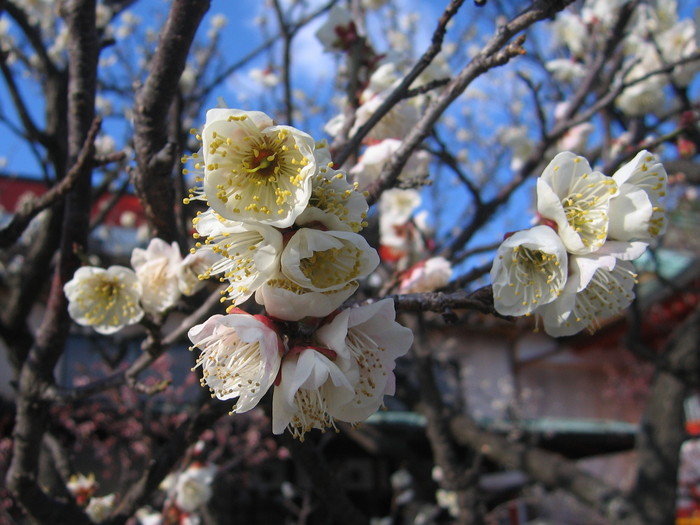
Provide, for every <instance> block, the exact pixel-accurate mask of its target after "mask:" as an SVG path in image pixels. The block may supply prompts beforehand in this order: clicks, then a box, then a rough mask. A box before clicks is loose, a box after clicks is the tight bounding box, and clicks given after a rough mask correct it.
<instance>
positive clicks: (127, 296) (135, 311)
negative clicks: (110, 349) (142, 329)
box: [63, 266, 144, 335]
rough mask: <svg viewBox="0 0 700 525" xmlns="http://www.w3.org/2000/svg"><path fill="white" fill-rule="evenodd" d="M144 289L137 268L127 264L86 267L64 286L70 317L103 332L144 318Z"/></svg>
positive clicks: (79, 269)
mask: <svg viewBox="0 0 700 525" xmlns="http://www.w3.org/2000/svg"><path fill="white" fill-rule="evenodd" d="M142 290H143V288H142V286H141V283H140V282H139V280H138V279H137V277H136V274H135V273H134V271H133V270H131V269H130V268H126V267H124V266H110V267H109V268H107V269H106V270H105V269H104V268H97V267H95V266H83V267H81V268H78V270H77V271H76V272H75V274H74V275H73V278H72V279H71V280H70V281H68V282H67V283H66V284H65V285H64V287H63V291H64V293H65V294H66V297H67V298H68V313H69V315H70V317H71V318H72V319H73V320H74V321H75V322H76V323H78V324H79V325H82V326H90V327H92V328H93V329H94V330H95V331H96V332H98V333H100V334H104V335H109V334H113V333H115V332H117V331H119V330H121V329H122V328H124V327H125V326H128V325H132V324H134V323H138V322H139V321H140V320H141V318H142V317H143V313H144V312H143V309H142V308H141V305H140V304H139V300H140V299H141V292H142Z"/></svg>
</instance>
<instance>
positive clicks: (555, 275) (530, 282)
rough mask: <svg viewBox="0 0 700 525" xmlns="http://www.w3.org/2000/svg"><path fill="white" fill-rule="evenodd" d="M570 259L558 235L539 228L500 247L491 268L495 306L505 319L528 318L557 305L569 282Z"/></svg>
mask: <svg viewBox="0 0 700 525" xmlns="http://www.w3.org/2000/svg"><path fill="white" fill-rule="evenodd" d="M567 271H568V255H567V253H566V248H565V247H564V244H563V243H562V242H561V240H560V238H559V236H558V235H557V233H556V232H555V231H554V230H553V229H552V228H550V227H549V226H535V227H534V228H530V229H529V230H523V231H519V232H516V233H514V234H513V235H511V236H510V237H508V238H507V239H505V240H504V241H503V242H502V243H501V245H500V246H499V247H498V251H497V252H496V257H495V259H494V262H493V266H492V268H491V283H492V286H493V302H494V307H495V309H496V311H497V312H498V313H500V314H502V315H528V314H530V313H531V312H532V311H533V310H534V309H535V308H537V307H538V306H539V305H542V304H547V303H550V302H552V301H554V300H555V299H556V298H557V297H558V296H559V294H560V293H561V290H562V288H563V287H564V284H565V283H566V279H567Z"/></svg>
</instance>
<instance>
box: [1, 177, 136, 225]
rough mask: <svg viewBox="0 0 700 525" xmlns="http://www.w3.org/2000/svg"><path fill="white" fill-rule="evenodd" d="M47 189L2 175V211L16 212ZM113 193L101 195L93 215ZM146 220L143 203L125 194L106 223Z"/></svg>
mask: <svg viewBox="0 0 700 525" xmlns="http://www.w3.org/2000/svg"><path fill="white" fill-rule="evenodd" d="M46 190H47V187H46V185H45V184H44V183H43V182H40V181H37V180H31V179H23V178H15V177H0V211H4V212H8V213H15V211H16V210H17V209H18V207H20V206H21V205H22V204H23V203H24V202H26V200H27V199H32V198H36V197H38V196H39V195H43V194H44V193H45V192H46ZM112 196H113V194H111V193H105V194H102V195H100V197H99V198H98V199H97V201H96V202H95V203H94V205H93V208H92V216H93V217H94V216H95V215H97V213H98V212H99V211H100V210H101V209H103V207H104V206H107V205H108V204H109V201H110V199H111V198H112ZM145 222H146V219H145V217H144V214H143V209H142V208H141V203H140V202H139V200H138V198H137V197H136V196H134V195H129V194H127V195H123V196H121V197H120V198H119V200H118V201H117V202H116V204H115V205H114V206H113V207H112V209H111V210H110V211H109V213H107V216H106V218H105V221H104V223H105V224H106V225H108V226H125V227H132V228H135V227H138V226H141V225H142V224H144V223H145Z"/></svg>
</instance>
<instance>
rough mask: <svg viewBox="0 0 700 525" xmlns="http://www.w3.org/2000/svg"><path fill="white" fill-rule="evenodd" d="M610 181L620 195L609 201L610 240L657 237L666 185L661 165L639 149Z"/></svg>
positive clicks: (662, 221)
mask: <svg viewBox="0 0 700 525" xmlns="http://www.w3.org/2000/svg"><path fill="white" fill-rule="evenodd" d="M613 179H614V180H615V181H616V183H617V185H618V186H619V188H620V194H619V195H618V196H617V197H615V198H614V199H612V200H611V201H610V230H609V232H608V235H609V236H610V238H612V239H617V240H620V241H644V242H650V241H651V240H652V239H654V238H655V237H657V236H659V235H661V234H662V233H663V232H664V231H665V230H666V216H665V210H664V208H663V206H662V204H661V199H662V198H663V197H665V195H666V185H667V182H668V175H667V174H666V170H665V169H664V167H663V165H662V164H661V163H660V162H658V160H657V159H656V157H654V155H652V154H651V153H649V152H648V151H645V150H642V151H640V152H639V153H638V154H637V155H636V156H635V157H634V159H632V160H631V161H630V162H628V163H627V164H625V165H624V166H622V167H621V168H620V169H619V170H618V171H617V172H615V174H614V175H613Z"/></svg>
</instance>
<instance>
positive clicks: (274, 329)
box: [183, 109, 413, 437]
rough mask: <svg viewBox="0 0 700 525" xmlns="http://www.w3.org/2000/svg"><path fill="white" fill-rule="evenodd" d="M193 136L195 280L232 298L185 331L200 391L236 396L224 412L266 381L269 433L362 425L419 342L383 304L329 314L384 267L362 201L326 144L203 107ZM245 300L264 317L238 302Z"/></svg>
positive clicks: (242, 408) (249, 398) (258, 393)
mask: <svg viewBox="0 0 700 525" xmlns="http://www.w3.org/2000/svg"><path fill="white" fill-rule="evenodd" d="M197 137H198V139H199V140H201V142H202V149H201V150H200V152H198V153H196V154H194V155H192V157H191V158H189V157H187V158H185V159H183V161H185V162H187V161H189V160H192V161H193V170H192V171H194V172H195V173H196V174H197V181H198V183H201V188H196V189H194V190H192V193H191V195H190V197H189V198H188V199H186V202H189V201H192V200H202V201H205V202H206V203H207V206H208V209H207V210H206V211H203V212H200V213H198V215H197V217H195V219H194V221H193V224H194V228H195V230H196V232H195V234H194V236H195V238H196V239H197V243H196V245H195V248H194V249H193V253H194V254H202V253H204V254H207V256H206V258H208V259H209V258H210V261H211V264H210V265H209V266H208V267H207V268H206V269H205V271H203V272H202V273H201V274H200V278H201V279H206V278H209V277H218V278H219V279H220V280H221V281H222V282H224V283H227V285H228V286H227V287H226V291H225V292H224V293H225V297H224V298H222V299H223V300H226V299H229V300H231V301H232V302H233V305H232V306H231V307H230V308H229V309H228V314H227V315H214V316H213V317H211V318H209V319H208V320H207V321H205V322H204V323H202V324H200V325H197V326H195V327H193V328H192V329H191V330H190V331H189V333H188V336H189V338H190V340H191V341H192V343H193V348H195V347H196V348H198V349H199V351H200V354H199V356H198V358H197V365H196V366H197V367H201V369H202V376H203V377H202V385H203V386H207V387H209V389H210V390H211V391H212V395H213V396H215V397H217V398H219V399H222V400H228V399H234V398H235V399H236V400H237V401H236V404H235V405H234V408H233V410H232V413H240V412H246V411H248V410H250V409H252V408H253V407H255V406H256V405H257V404H258V403H259V401H260V399H261V398H262V397H263V396H264V395H265V394H266V393H267V392H268V391H269V390H270V389H271V388H274V393H273V414H272V425H273V431H274V432H275V433H281V432H283V431H284V429H285V428H289V429H290V430H291V432H292V433H293V435H295V436H297V437H303V435H304V433H305V432H306V431H308V430H310V429H311V428H320V429H325V428H328V427H333V426H334V421H335V420H336V419H337V420H342V421H347V422H351V423H356V422H359V421H362V420H364V419H366V418H367V417H368V416H369V415H371V414H372V413H373V412H375V411H376V410H378V409H379V407H380V406H381V405H382V403H383V396H384V395H385V394H392V393H393V390H394V383H393V372H392V370H393V368H394V360H395V359H396V358H397V357H399V356H400V355H403V354H405V353H406V352H407V351H408V348H409V346H410V344H411V342H412V339H413V336H412V334H411V331H410V330H408V329H407V328H404V327H402V326H400V325H399V324H398V323H396V322H395V320H394V318H395V311H394V305H393V302H392V301H391V300H385V301H380V302H377V303H374V304H371V305H368V306H363V307H359V308H353V309H349V310H345V311H342V312H340V313H337V312H336V310H337V309H338V307H340V306H341V304H342V303H343V302H344V301H345V300H346V299H348V298H349V297H350V296H351V295H352V294H353V293H354V292H355V290H356V289H357V288H358V286H359V282H358V280H359V279H362V278H363V277H366V276H367V275H369V274H370V273H371V272H372V271H374V270H375V268H376V267H377V265H378V264H379V256H378V255H377V252H376V250H374V249H373V248H372V247H370V246H369V244H368V243H367V241H366V240H365V239H364V237H362V236H361V235H360V234H359V233H358V232H359V231H360V230H361V229H362V228H363V227H364V226H365V225H366V223H365V217H366V215H367V210H368V205H367V201H366V198H365V195H364V194H363V193H362V192H361V191H359V189H358V186H357V184H351V183H349V182H348V181H347V179H346V175H345V173H344V172H342V171H339V170H336V169H334V168H333V167H332V166H333V162H332V160H331V157H330V154H329V152H328V148H327V146H326V144H325V143H316V142H315V141H314V140H313V138H312V137H311V136H309V135H308V134H306V133H304V132H303V131H300V130H298V129H296V128H293V127H291V126H284V125H276V124H275V123H274V122H273V121H272V119H271V118H270V117H268V116H267V115H265V114H264V113H261V112H258V111H242V110H237V109H214V110H210V111H209V112H208V113H207V117H206V122H205V125H204V128H203V129H202V131H201V133H198V134H197ZM187 171H188V170H186V172H187ZM250 297H254V299H255V301H256V302H257V303H258V304H260V305H262V306H264V307H265V312H266V315H250V314H247V313H245V312H243V311H242V310H240V309H238V308H237V306H238V305H240V304H241V303H243V302H244V301H246V300H247V299H249V298H250Z"/></svg>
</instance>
